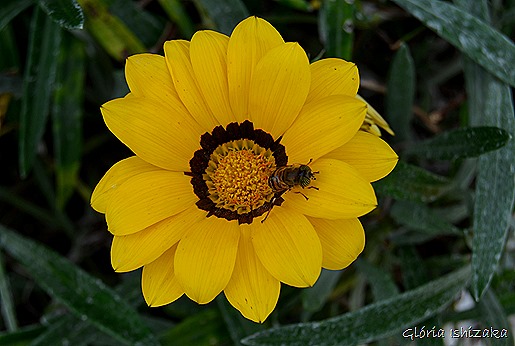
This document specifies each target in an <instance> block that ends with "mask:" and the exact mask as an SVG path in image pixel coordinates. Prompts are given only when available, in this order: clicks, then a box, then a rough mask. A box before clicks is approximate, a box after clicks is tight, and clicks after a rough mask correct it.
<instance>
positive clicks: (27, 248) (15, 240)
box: [0, 225, 158, 345]
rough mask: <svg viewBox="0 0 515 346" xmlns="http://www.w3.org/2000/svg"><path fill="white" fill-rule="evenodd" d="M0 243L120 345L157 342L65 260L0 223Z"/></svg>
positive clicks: (129, 312)
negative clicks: (120, 343)
mask: <svg viewBox="0 0 515 346" xmlns="http://www.w3.org/2000/svg"><path fill="white" fill-rule="evenodd" d="M0 246H1V247H2V248H4V249H5V251H6V252H7V253H9V254H10V255H11V256H12V257H14V258H15V259H16V260H17V261H19V262H20V263H21V264H23V266H25V268H27V270H28V272H29V273H30V275H32V277H33V278H34V280H35V281H36V282H37V283H38V285H40V286H41V287H42V288H43V289H44V290H45V291H46V292H47V293H48V294H49V295H51V296H52V297H53V298H55V299H56V300H58V301H60V302H61V303H63V304H64V305H66V306H67V307H68V308H69V309H70V311H72V312H73V313H74V314H75V315H76V316H78V317H79V318H80V319H81V320H82V321H86V320H87V321H89V322H91V323H92V324H93V325H95V326H96V327H97V328H98V329H100V330H102V331H104V332H106V333H107V334H109V335H111V336H112V337H114V338H115V339H117V340H118V341H120V342H122V343H124V344H128V345H134V344H138V343H139V344H140V345H157V344H158V343H157V341H156V339H155V338H154V336H153V335H152V334H151V333H150V331H149V330H148V328H147V327H146V326H145V324H144V323H143V322H142V320H141V319H140V317H139V316H138V314H137V312H136V311H135V310H134V309H133V308H132V307H130V306H129V305H128V304H127V303H126V302H125V301H124V300H122V299H121V297H120V296H119V295H117V294H116V293H115V292H114V291H112V290H111V289H110V288H108V287H106V286H105V285H104V284H103V283H102V282H101V281H100V280H98V279H95V278H93V277H91V276H90V275H89V274H87V273H86V272H84V271H83V270H81V269H80V268H78V267H76V266H75V265H74V264H73V263H71V262H69V261H68V260H67V259H65V258H63V257H61V256H59V255H58V254H56V253H55V252H53V251H51V250H49V249H47V248H45V247H43V246H41V245H38V244H36V243H34V242H33V241H31V240H29V239H27V238H24V237H22V236H20V235H18V234H16V233H15V232H14V231H12V230H9V229H7V228H5V227H3V226H1V225H0Z"/></svg>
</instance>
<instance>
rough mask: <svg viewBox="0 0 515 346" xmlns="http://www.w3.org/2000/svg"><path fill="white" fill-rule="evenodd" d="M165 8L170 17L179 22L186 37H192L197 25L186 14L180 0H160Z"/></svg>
mask: <svg viewBox="0 0 515 346" xmlns="http://www.w3.org/2000/svg"><path fill="white" fill-rule="evenodd" d="M158 2H159V4H160V5H161V7H163V10H164V11H165V12H166V14H167V15H168V17H169V18H170V19H171V20H172V21H174V22H175V23H177V25H178V26H179V29H180V30H181V33H182V35H183V36H184V37H185V38H186V39H188V40H189V39H191V36H193V34H194V33H195V27H194V26H193V23H192V22H191V19H190V17H189V16H188V15H187V14H186V10H185V9H184V6H183V5H182V3H181V1H180V0H158Z"/></svg>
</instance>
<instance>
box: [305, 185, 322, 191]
mask: <svg viewBox="0 0 515 346" xmlns="http://www.w3.org/2000/svg"><path fill="white" fill-rule="evenodd" d="M307 189H315V190H317V191H318V190H320V189H319V188H318V187H316V186H312V185H310V186H308V187H307Z"/></svg>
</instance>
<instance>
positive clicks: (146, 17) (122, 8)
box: [109, 0, 164, 49]
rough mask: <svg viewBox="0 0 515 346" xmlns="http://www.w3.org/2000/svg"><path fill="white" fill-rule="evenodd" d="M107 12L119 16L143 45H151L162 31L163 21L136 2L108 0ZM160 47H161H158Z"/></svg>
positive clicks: (156, 40) (157, 39)
mask: <svg viewBox="0 0 515 346" xmlns="http://www.w3.org/2000/svg"><path fill="white" fill-rule="evenodd" d="M109 12H110V13H112V14H113V15H114V16H115V17H118V18H120V19H121V20H122V21H123V23H124V24H125V25H126V26H127V27H128V28H130V29H131V31H132V32H133V33H134V35H136V36H137V37H138V38H139V39H140V40H141V42H142V43H143V45H144V46H145V47H152V46H154V45H155V44H156V42H158V41H159V37H160V36H161V35H162V33H163V27H164V23H163V21H162V20H158V19H157V17H155V16H153V15H152V14H150V12H148V11H145V10H144V9H143V8H141V6H139V5H138V3H136V2H133V1H127V0H112V1H110V6H109ZM158 48H159V49H161V47H158Z"/></svg>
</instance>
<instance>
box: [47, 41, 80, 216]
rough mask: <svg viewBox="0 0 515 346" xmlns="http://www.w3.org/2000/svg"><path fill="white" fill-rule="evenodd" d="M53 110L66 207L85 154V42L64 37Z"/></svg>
mask: <svg viewBox="0 0 515 346" xmlns="http://www.w3.org/2000/svg"><path fill="white" fill-rule="evenodd" d="M58 65H59V66H58V69H57V83H56V85H57V86H56V90H55V95H54V105H53V109H52V129H53V135H54V152H55V163H56V178H57V184H56V187H57V193H56V205H57V207H58V208H59V209H62V208H63V207H64V205H65V203H66V201H67V200H68V198H69V197H70V195H71V194H72V192H73V188H74V186H75V182H76V179H77V174H78V172H79V164H80V156H81V154H82V109H83V105H82V103H83V99H84V65H85V53H84V47H83V45H82V42H80V41H78V40H76V39H75V38H74V37H73V36H71V35H70V34H66V35H64V36H63V43H62V45H61V50H60V52H59V57H58Z"/></svg>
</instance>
